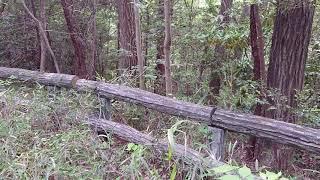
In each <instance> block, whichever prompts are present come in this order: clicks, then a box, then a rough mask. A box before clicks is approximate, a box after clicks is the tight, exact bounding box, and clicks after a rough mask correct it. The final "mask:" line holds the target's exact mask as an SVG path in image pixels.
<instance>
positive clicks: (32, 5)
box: [25, 0, 42, 71]
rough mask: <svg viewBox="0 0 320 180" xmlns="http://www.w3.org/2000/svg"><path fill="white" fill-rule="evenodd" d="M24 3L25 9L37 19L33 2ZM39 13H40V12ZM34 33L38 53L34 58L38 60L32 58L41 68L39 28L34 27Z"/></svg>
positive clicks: (32, 0) (31, 0)
mask: <svg viewBox="0 0 320 180" xmlns="http://www.w3.org/2000/svg"><path fill="white" fill-rule="evenodd" d="M25 3H26V5H27V7H28V8H29V9H30V11H31V12H32V14H33V15H34V17H38V16H37V9H36V6H35V4H34V0H30V1H26V2H25ZM40 13H41V12H40ZM35 31H36V34H37V36H36V37H37V41H36V42H37V46H38V47H37V48H38V49H39V51H38V52H37V53H36V54H35V55H36V57H38V58H39V59H38V58H34V59H35V61H36V62H37V65H39V62H40V66H41V48H42V47H41V37H40V33H39V31H40V30H39V26H37V27H35ZM40 66H38V67H40ZM40 71H41V68H40Z"/></svg>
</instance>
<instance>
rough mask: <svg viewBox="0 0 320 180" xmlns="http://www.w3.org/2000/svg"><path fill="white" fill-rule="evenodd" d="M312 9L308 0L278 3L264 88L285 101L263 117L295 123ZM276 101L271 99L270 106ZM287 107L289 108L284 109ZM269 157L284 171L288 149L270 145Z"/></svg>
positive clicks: (309, 34) (289, 156)
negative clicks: (272, 91)
mask: <svg viewBox="0 0 320 180" xmlns="http://www.w3.org/2000/svg"><path fill="white" fill-rule="evenodd" d="M314 11H315V7H314V4H313V2H310V1H309V0H289V1H280V0H279V1H278V2H277V11H276V19H275V22H274V30H273V36H272V45H271V52H270V64H269V69H268V80H267V86H268V88H270V89H278V90H279V91H280V92H281V94H282V95H283V96H285V97H286V98H287V102H286V104H284V105H281V107H282V108H277V109H274V110H271V111H268V112H267V113H266V115H267V117H270V118H273V119H279V120H282V121H286V122H290V123H295V122H296V116H295V115H294V114H293V113H292V111H291V110H292V109H291V108H296V107H297V99H296V97H295V96H296V94H297V92H299V91H301V90H302V88H303V84H304V70H305V64H306V60H307V56H308V46H309V42H310V37H311V30H312V23H313V16H314ZM276 102H277V99H271V100H270V103H271V104H272V105H273V106H278V105H277V104H276ZM288 107H290V108H288ZM273 156H274V157H275V163H276V164H277V166H278V168H279V169H287V168H288V162H289V160H291V158H292V150H290V149H287V150H285V149H284V146H282V145H276V144H275V145H273Z"/></svg>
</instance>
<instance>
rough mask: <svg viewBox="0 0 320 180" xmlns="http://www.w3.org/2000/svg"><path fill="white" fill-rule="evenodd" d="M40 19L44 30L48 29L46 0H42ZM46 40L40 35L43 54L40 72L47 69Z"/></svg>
mask: <svg viewBox="0 0 320 180" xmlns="http://www.w3.org/2000/svg"><path fill="white" fill-rule="evenodd" d="M40 21H41V24H42V28H43V30H45V31H46V29H47V22H46V2H45V0H40ZM45 44H46V43H45V40H44V38H43V36H41V37H40V47H41V51H40V53H41V55H40V72H44V71H45V67H46V48H45Z"/></svg>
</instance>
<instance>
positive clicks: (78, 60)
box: [61, 0, 89, 78]
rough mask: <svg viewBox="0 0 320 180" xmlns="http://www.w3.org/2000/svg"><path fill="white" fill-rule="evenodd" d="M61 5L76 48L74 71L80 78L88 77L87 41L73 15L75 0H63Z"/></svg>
mask: <svg viewBox="0 0 320 180" xmlns="http://www.w3.org/2000/svg"><path fill="white" fill-rule="evenodd" d="M61 5H62V8H63V13H64V17H65V20H66V23H67V27H68V31H69V34H70V38H71V41H72V45H73V48H74V54H75V60H74V64H73V68H74V73H75V74H76V75H77V76H79V77H80V78H88V76H89V74H88V72H87V68H86V48H85V42H84V40H83V38H82V37H81V35H80V30H79V28H78V26H77V21H76V19H75V17H74V16H73V10H72V7H73V0H61Z"/></svg>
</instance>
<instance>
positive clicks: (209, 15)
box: [0, 0, 320, 179]
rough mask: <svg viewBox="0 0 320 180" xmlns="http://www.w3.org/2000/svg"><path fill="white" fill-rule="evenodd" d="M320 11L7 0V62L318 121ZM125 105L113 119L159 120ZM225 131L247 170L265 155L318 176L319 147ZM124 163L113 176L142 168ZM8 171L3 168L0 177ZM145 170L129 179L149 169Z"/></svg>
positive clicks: (1, 3) (292, 3)
mask: <svg viewBox="0 0 320 180" xmlns="http://www.w3.org/2000/svg"><path fill="white" fill-rule="evenodd" d="M319 8H320V6H319V4H318V2H315V1H311V0H288V1H275V0H274V1H272V0H270V1H267V0H263V1H259V2H255V1H240V0H237V1H236V0H222V1H218V0H143V1H138V0H114V1H113V0H79V1H73V0H60V1H59V0H51V1H48V0H0V66H5V67H15V68H23V69H30V70H37V71H42V72H53V73H65V74H75V75H78V76H79V77H81V78H85V79H92V80H100V81H107V82H111V83H119V84H123V85H126V86H130V87H138V88H141V89H145V90H147V91H150V92H154V93H156V94H160V95H164V96H170V97H174V98H177V99H181V100H185V101H189V102H194V103H199V104H204V105H209V106H218V107H219V108H222V109H227V110H232V111H239V112H245V113H252V114H255V115H259V116H265V117H269V118H273V119H278V120H282V121H286V122H290V123H297V124H303V125H304V126H310V127H313V128H315V129H319V127H320V30H319V29H320V28H319V26H320V16H319V12H320V9H319ZM2 84H3V85H4V86H6V85H7V84H5V83H2ZM28 88H29V87H25V89H27V91H28V92H29V91H31V90H30V89H28ZM14 89H15V88H14ZM23 90H24V89H15V91H14V92H11V95H12V96H15V95H18V94H24V93H23ZM38 93H39V94H40V95H41V94H42V95H43V97H41V98H45V97H46V96H47V95H44V94H43V93H45V92H42V91H41V93H40V92H38ZM73 93H75V92H73ZM48 96H49V95H48ZM74 96H76V97H74ZM77 96H78V95H75V94H71V95H66V97H65V98H66V99H67V100H70V99H73V98H77ZM79 96H80V95H79ZM41 98H40V99H41ZM81 99H82V98H81ZM82 100H83V101H85V102H87V101H88V102H90V100H89V99H88V97H84V98H83V99H82ZM38 101H39V103H40V102H42V101H44V102H43V103H45V100H43V99H42V100H39V99H38ZM70 101H71V100H70ZM66 102H69V101H66ZM79 103H80V104H81V102H79ZM58 104H59V103H58ZM56 105H57V104H56ZM64 105H65V106H66V107H68V105H67V104H64ZM87 105H88V106H90V107H91V105H90V103H88V104H87ZM55 107H56V106H55ZM75 107H76V106H71V107H70V109H69V111H71V109H72V110H74V109H75ZM127 107H129V106H125V105H123V104H120V105H117V108H118V113H116V114H117V115H116V116H117V117H115V119H120V120H121V121H122V122H126V123H127V124H130V125H132V126H136V128H138V129H141V130H145V128H146V127H143V126H141V125H137V122H135V121H137V118H138V119H139V118H142V119H144V120H146V121H152V123H151V124H153V125H155V123H154V119H152V118H151V117H153V118H154V117H159V116H158V115H157V114H153V115H150V114H148V113H150V112H148V111H145V110H142V109H139V108H138V109H137V108H136V107H131V106H130V107H129V108H127ZM38 108H39V107H38ZM88 109H89V108H88ZM57 111H58V110H56V111H54V112H57ZM77 112H79V111H77ZM83 113H84V112H83ZM121 114H122V115H121ZM56 116H57V117H60V116H61V115H57V114H56ZM75 116H76V115H75ZM52 117H55V116H52ZM72 117H74V116H72ZM76 117H78V116H76ZM60 118H61V117H60ZM69 118H70V119H72V118H71V117H69ZM150 118H151V119H150ZM160 119H161V120H160ZM160 119H156V121H159V122H165V123H163V124H162V127H161V126H160V125H159V123H156V127H153V128H154V129H157V127H159V126H160V127H161V128H164V129H165V128H166V126H168V124H170V123H168V122H171V123H173V122H175V121H177V120H172V119H170V118H169V117H166V116H164V115H163V116H161V118H160ZM166 119H167V121H166ZM167 123H168V124H167ZM160 124H161V123H160ZM171 125H172V124H171ZM192 127H193V128H194V126H192ZM184 128H186V127H184ZM0 132H1V131H0ZM186 132H190V133H191V132H192V130H190V129H189V131H188V130H186ZM56 133H57V132H56ZM197 133H200V134H201V132H198V131H197V132H196V133H195V134H197ZM160 134H161V133H160ZM83 136H84V137H85V136H87V135H83ZM92 136H93V135H92ZM195 136H197V135H195ZM0 137H1V133H0ZM228 138H229V139H228V140H229V141H230V142H231V143H234V142H235V141H237V142H238V141H239V142H241V143H237V147H238V148H237V150H238V151H237V153H236V155H231V156H230V154H229V156H228V157H226V159H227V158H229V159H233V160H234V161H236V162H238V164H247V165H248V166H250V167H254V166H255V163H256V159H258V160H259V162H260V163H261V166H263V165H265V166H267V167H269V168H271V169H274V170H282V171H284V172H287V173H288V174H293V175H295V176H301V177H303V176H305V177H311V178H315V179H317V177H320V172H319V171H320V169H319V167H320V157H319V156H318V155H314V154H310V153H307V152H303V151H300V150H296V149H293V148H289V149H288V147H284V146H283V145H278V144H274V143H272V142H267V141H265V140H261V139H257V138H254V137H246V136H242V135H241V136H239V135H235V134H232V133H230V134H229V135H228ZM196 140H197V138H194V141H196ZM71 142H72V141H71ZM88 142H89V141H88ZM90 142H91V141H90ZM83 143H87V142H85V141H84V142H83ZM229 146H231V145H229ZM113 148H114V149H115V147H113ZM118 148H119V147H118ZM139 148H142V147H139ZM71 149H72V148H71ZM142 149H143V148H142ZM227 149H229V150H230V148H227ZM231 149H232V148H231ZM88 151H91V150H88ZM265 153H267V154H268V155H265ZM88 154H89V152H88ZM270 157H271V158H270ZM9 159H10V158H9ZM62 162H63V161H62ZM97 162H99V161H97ZM116 162H117V161H114V162H113V163H116ZM119 163H120V162H118V164H119ZM116 164H117V163H116ZM151 164H152V163H151ZM153 164H154V163H153ZM169 164H170V163H169ZM88 166H89V165H88ZM102 166H103V165H102ZM164 166H165V165H164ZM181 166H182V165H181ZM103 167H104V168H105V169H108V167H106V166H103ZM109 168H110V167H109ZM118 168H119V167H118ZM136 168H137V169H139V168H140V167H139V166H137V167H136ZM157 168H158V166H157V167H156V169H157ZM71 169H72V168H71ZM102 169H103V168H102ZM120 169H121V168H120ZM181 169H183V168H182V167H181ZM310 169H313V170H310ZM109 170H110V169H109ZM117 171H121V172H120V175H119V174H118V175H116V174H117V173H119V172H117ZM117 171H116V170H115V172H111V174H112V173H114V174H113V177H121V176H124V177H125V176H126V175H127V174H126V173H128V172H130V173H133V172H134V171H131V170H130V171H124V170H123V171H122V170H119V169H118V170H117ZM187 171H188V170H185V171H183V170H181V172H180V174H179V173H178V174H179V175H178V176H179V177H181V178H182V177H184V175H185V174H184V173H185V172H187ZM26 172H27V171H26ZM54 172H56V171H54ZM57 172H58V174H59V173H61V172H60V171H59V170H57ZM79 172H81V169H79ZM10 173H12V172H10V171H9V170H8V169H6V168H5V166H4V165H3V166H0V175H3V176H4V175H6V176H7V177H10V175H8V174H10ZM99 173H102V172H100V171H99ZM99 173H97V174H99ZM130 173H129V174H130ZM158 173H159V174H160V175H159V177H160V176H161V175H163V174H165V173H168V172H167V171H166V170H162V171H160V170H159V171H158ZM12 174H14V173H12ZM62 174H63V173H62ZM71 174H72V173H71ZM75 174H76V173H75ZM75 174H73V175H75ZM102 174H103V173H102ZM121 174H122V175H121ZM142 174H143V175H142ZM142 174H134V173H133V174H130V176H129V177H132V178H134V177H141V176H145V177H148V176H152V175H151V174H152V173H151V174H148V173H142ZM40 176H41V173H40ZM70 176H71V177H72V175H70ZM163 176H165V175H163ZM11 177H15V176H14V175H11ZM17 177H21V176H19V175H18V176H17ZM48 177H50V176H48ZM88 177H90V175H88ZM98 177H101V176H98Z"/></svg>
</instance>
